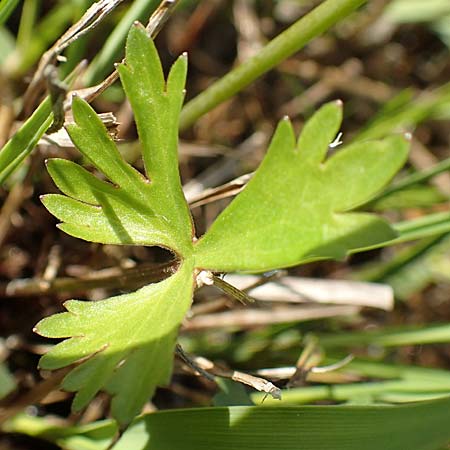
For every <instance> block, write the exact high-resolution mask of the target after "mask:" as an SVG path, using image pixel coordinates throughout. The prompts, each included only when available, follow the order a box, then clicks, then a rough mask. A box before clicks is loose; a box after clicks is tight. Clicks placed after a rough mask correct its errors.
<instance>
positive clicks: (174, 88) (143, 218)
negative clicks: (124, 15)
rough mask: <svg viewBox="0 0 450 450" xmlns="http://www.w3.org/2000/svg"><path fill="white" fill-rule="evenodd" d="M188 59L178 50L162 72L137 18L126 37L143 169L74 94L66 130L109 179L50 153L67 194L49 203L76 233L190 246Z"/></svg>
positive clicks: (180, 249)
mask: <svg viewBox="0 0 450 450" xmlns="http://www.w3.org/2000/svg"><path fill="white" fill-rule="evenodd" d="M186 67H187V60H186V57H185V56H181V57H180V58H179V59H178V60H177V61H176V62H175V64H174V65H173V67H172V69H171V71H170V74H169V76H168V80H167V85H166V82H165V80H164V76H163V72H162V68H161V63H160V60H159V57H158V55H157V53H156V49H155V47H154V44H153V42H152V41H151V40H150V39H148V38H147V36H146V34H145V31H144V30H143V29H140V28H139V27H137V26H135V27H133V29H132V30H131V32H130V35H129V38H128V43H127V59H126V66H125V65H122V66H121V67H119V71H120V75H121V79H122V83H123V85H124V88H125V91H126V93H127V96H128V98H129V99H130V103H131V106H132V108H133V111H134V115H135V119H136V123H137V128H138V133H139V138H140V142H141V144H142V153H143V159H144V165H145V170H146V174H147V176H148V177H149V179H150V181H149V180H148V179H146V178H145V177H144V176H142V175H141V174H140V173H139V172H137V171H136V170H135V169H134V168H133V167H131V166H130V165H129V164H127V163H126V162H125V161H124V159H123V158H122V156H121V155H120V153H119V151H118V150H117V148H116V146H115V144H114V142H113V140H112V139H111V138H110V137H109V135H108V134H107V133H106V129H105V127H104V125H103V124H102V123H101V121H100V120H99V118H98V117H97V115H96V114H95V112H94V110H93V109H92V108H91V107H90V106H89V105H88V104H87V103H86V102H84V101H83V100H81V99H79V98H77V97H75V98H74V99H73V103H72V109H73V115H74V119H75V125H71V126H68V127H67V131H68V132H69V135H70V137H71V139H72V141H73V142H74V143H75V145H76V146H77V147H78V149H79V150H80V151H81V153H82V154H83V155H84V156H85V157H86V158H88V160H89V161H91V163H92V164H93V165H94V166H95V167H96V168H97V169H98V170H99V171H100V172H101V173H103V174H104V175H106V177H107V178H108V180H109V181H102V180H99V179H97V178H96V177H94V176H93V175H92V174H90V173H89V172H88V171H86V170H85V169H83V168H82V167H80V166H78V165H77V164H74V163H72V162H70V161H65V160H60V159H53V160H50V161H49V162H48V170H49V172H50V175H51V176H52V178H53V180H54V181H55V183H56V185H57V186H58V188H59V189H60V190H61V191H62V192H63V193H64V194H66V196H62V195H59V194H50V195H45V196H44V197H43V199H42V201H43V203H44V205H45V206H46V207H47V209H48V210H49V211H50V212H51V213H52V214H54V215H55V216H56V217H57V218H58V219H60V220H61V221H62V222H63V223H62V224H60V225H59V227H60V228H61V229H62V230H63V231H65V232H66V233H68V234H71V235H72V236H75V237H79V238H82V239H85V240H88V241H91V242H100V243H109V244H140V245H160V246H162V247H167V248H169V249H171V250H173V251H175V252H176V253H178V254H179V255H182V256H187V255H189V254H190V253H191V248H192V237H193V233H194V231H193V225H192V220H191V216H190V212H189V208H188V206H187V204H186V201H185V199H184V196H183V193H182V190H181V184H180V177H179V173H178V158H177V150H178V118H179V114H180V109H181V105H182V102H183V97H184V84H185V79H186Z"/></svg>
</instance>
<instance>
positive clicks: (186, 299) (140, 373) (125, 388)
mask: <svg viewBox="0 0 450 450" xmlns="http://www.w3.org/2000/svg"><path fill="white" fill-rule="evenodd" d="M193 285H194V280H193V271H192V265H190V264H189V263H188V262H185V263H183V265H182V266H181V268H179V270H178V271H177V273H176V274H175V275H173V276H171V277H170V278H168V279H166V280H164V281H162V282H160V283H155V284H151V285H149V286H146V287H143V288H141V289H140V290H138V291H137V292H134V293H131V294H125V295H120V296H118V297H112V298H109V299H107V300H102V301H98V302H82V301H77V300H70V301H68V302H66V303H65V304H64V306H65V307H66V309H67V310H68V312H64V313H61V314H55V315H53V316H51V317H48V318H46V319H43V320H42V321H41V322H39V323H38V324H37V325H36V328H35V331H36V332H37V333H39V334H40V335H42V336H47V337H52V338H55V337H57V338H67V337H70V338H71V339H68V340H65V341H63V342H61V343H60V344H58V345H56V346H55V347H54V348H53V349H52V350H51V351H50V352H49V353H47V354H46V355H44V356H43V357H42V358H41V360H40V363H39V366H40V367H41V368H43V369H50V370H53V369H58V368H60V367H65V366H67V365H69V364H72V363H74V362H76V361H78V360H80V358H83V357H89V356H91V355H93V356H91V357H90V358H89V359H88V360H87V361H85V362H83V363H82V364H81V365H80V366H78V367H76V368H75V369H74V370H72V372H70V373H69V375H67V376H66V378H65V379H64V382H63V385H62V386H63V388H64V389H66V390H68V391H77V392H78V393H77V394H76V396H75V399H74V402H73V408H74V409H75V410H79V409H81V408H83V407H84V406H86V404H87V403H88V402H89V401H90V400H92V398H93V396H94V395H95V394H97V392H98V391H99V390H100V389H102V388H104V389H105V390H106V391H108V392H109V393H111V394H112V395H113V401H112V413H113V415H114V417H115V418H116V419H117V420H118V421H119V422H120V423H122V424H124V423H127V422H129V421H130V420H131V419H132V418H133V417H134V416H135V415H136V414H138V413H139V411H140V409H141V408H142V406H143V405H144V403H145V402H146V401H147V399H148V398H149V397H150V396H151V395H152V394H153V392H154V390H155V387H156V386H157V385H161V384H166V383H167V382H168V381H169V377H170V374H171V368H172V358H173V350H174V346H175V340H176V337H177V333H178V326H179V323H180V322H181V321H182V319H183V317H184V315H185V314H186V311H187V309H188V308H189V306H190V303H191V300H192V290H193Z"/></svg>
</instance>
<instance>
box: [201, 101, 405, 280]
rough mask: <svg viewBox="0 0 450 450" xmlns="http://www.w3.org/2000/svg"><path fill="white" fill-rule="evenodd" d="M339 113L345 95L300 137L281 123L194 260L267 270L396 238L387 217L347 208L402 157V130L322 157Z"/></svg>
mask: <svg viewBox="0 0 450 450" xmlns="http://www.w3.org/2000/svg"><path fill="white" fill-rule="evenodd" d="M341 120H342V108H341V103H340V102H334V103H329V104H327V105H325V106H323V107H322V108H321V109H320V110H319V111H318V112H317V113H316V114H315V115H314V116H313V117H312V118H311V119H310V120H309V121H308V122H307V123H306V125H305V127H304V129H303V131H302V133H301V135H300V138H299V140H298V142H297V143H296V140H295V135H294V132H293V129H292V126H291V124H290V122H289V120H287V119H285V120H283V121H281V123H280V124H279V126H278V128H277V130H276V132H275V135H274V137H273V139H272V142H271V145H270V148H269V150H268V153H267V155H266V157H265V158H264V160H263V162H262V164H261V165H260V167H259V168H258V170H257V172H256V174H255V176H254V177H253V178H252V180H251V181H250V182H249V184H248V185H247V187H246V188H245V189H244V190H243V192H242V193H240V194H239V195H238V196H237V197H236V198H235V200H234V201H233V202H232V203H231V204H230V206H228V208H226V209H225V210H224V211H223V212H222V213H221V214H220V215H219V217H218V218H217V219H216V221H215V222H214V223H213V225H212V226H211V228H210V229H209V230H208V231H207V233H206V234H205V235H204V236H203V237H202V238H201V239H200V240H199V241H198V243H197V244H196V245H195V255H196V256H195V258H196V266H197V267H201V268H204V269H210V270H216V271H232V270H238V271H239V270H240V271H264V270H270V269H276V268H281V267H289V266H293V265H296V264H299V263H300V262H304V261H308V260H313V259H320V258H338V259H339V258H342V257H344V256H345V255H346V254H347V252H348V251H350V250H352V249H357V248H361V247H366V246H370V245H374V244H376V243H379V242H383V241H387V240H389V239H392V238H393V237H395V235H396V233H395V232H394V230H393V229H392V228H391V227H390V226H389V224H388V223H387V222H385V221H384V220H383V219H381V218H379V217H377V216H375V215H372V214H367V213H362V212H348V211H350V210H352V209H354V208H356V207H358V206H359V205H362V204H364V203H366V202H367V201H368V200H369V199H370V198H371V197H373V196H374V195H375V194H376V193H377V192H378V191H380V189H382V187H383V186H384V185H386V183H387V182H388V181H389V180H390V179H391V178H392V177H393V175H394V174H395V173H396V172H397V171H398V170H399V168H400V167H401V166H402V165H403V164H404V162H405V160H406V157H407V153H408V147H409V145H408V142H407V141H406V140H405V139H404V137H403V136H392V137H389V138H386V139H384V140H380V141H366V142H357V143H355V144H352V145H349V146H347V147H346V148H344V149H342V150H338V151H337V152H336V154H335V155H334V156H332V157H331V158H328V159H327V160H325V161H324V159H325V156H326V153H327V151H328V146H329V144H330V143H331V141H332V140H333V138H334V136H335V135H336V133H337V131H338V130H339V127H340V124H341Z"/></svg>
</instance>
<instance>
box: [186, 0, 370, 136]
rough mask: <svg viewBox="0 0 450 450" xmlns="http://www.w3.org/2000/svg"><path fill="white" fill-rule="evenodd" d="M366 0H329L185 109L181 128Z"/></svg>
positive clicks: (230, 95) (297, 49)
mask: <svg viewBox="0 0 450 450" xmlns="http://www.w3.org/2000/svg"><path fill="white" fill-rule="evenodd" d="M365 2H366V0H326V1H324V2H323V3H321V4H320V5H319V6H318V7H317V8H315V9H314V10H312V11H311V12H310V13H309V14H308V15H306V16H305V17H303V18H301V19H300V20H298V21H297V22H296V23H294V24H293V25H292V26H291V27H289V28H288V29H287V30H286V31H284V32H283V33H281V34H280V35H278V36H277V37H276V38H275V39H273V40H272V41H271V42H270V43H269V44H267V45H266V46H265V47H264V48H263V49H262V50H261V51H260V52H259V53H258V54H256V55H255V56H254V57H253V58H251V59H249V60H248V61H246V62H245V63H244V64H242V65H241V66H239V67H237V68H236V69H234V70H232V71H231V72H229V73H228V74H227V75H225V76H224V77H223V78H221V79H220V80H219V81H217V82H216V83H214V84H213V85H212V86H210V87H209V88H208V89H207V90H206V91H204V92H202V93H201V94H200V95H198V96H197V97H195V98H194V99H193V100H191V101H190V102H189V103H187V104H186V106H185V107H184V108H183V111H182V113H181V120H180V129H181V130H185V129H186V128H188V127H189V126H190V125H192V124H193V123H194V122H195V121H196V120H197V119H198V118H199V117H201V116H202V115H204V114H206V113H207V112H208V111H210V110H211V109H213V108H215V107H216V106H217V105H219V104H220V103H222V102H224V101H225V100H227V99H229V98H230V97H232V96H233V95H234V94H236V93H237V92H239V91H241V90H242V89H244V88H245V87H246V86H248V85H249V84H250V83H252V82H253V81H254V80H256V79H257V78H258V77H260V76H261V75H262V74H264V73H266V72H268V71H269V70H270V69H272V68H273V67H275V66H276V65H277V64H279V63H280V62H281V61H283V60H284V59H286V58H288V57H289V56H291V55H293V54H294V53H296V52H298V51H299V50H300V49H302V48H303V47H304V46H305V45H306V44H307V43H308V42H309V41H310V40H311V39H313V38H314V37H316V36H319V35H320V34H322V33H323V32H325V31H326V30H327V29H328V28H330V27H331V26H333V25H334V24H335V23H336V22H339V21H340V20H342V19H343V18H345V17H346V16H348V15H349V14H350V13H351V12H353V11H354V10H356V9H357V8H358V7H359V6H361V5H362V4H363V3H365Z"/></svg>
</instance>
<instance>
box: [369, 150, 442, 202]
mask: <svg viewBox="0 0 450 450" xmlns="http://www.w3.org/2000/svg"><path fill="white" fill-rule="evenodd" d="M447 170H450V158H447V159H444V160H443V161H440V162H439V163H437V164H435V165H434V166H433V167H430V168H429V169H426V170H422V171H420V172H416V173H413V174H411V175H408V176H406V177H405V178H403V179H402V180H400V181H398V182H397V183H395V184H393V185H392V186H390V187H389V188H387V189H386V190H385V191H383V192H382V193H381V194H380V195H378V196H377V197H375V199H374V200H372V201H375V200H379V199H381V198H383V197H386V196H388V195H390V194H392V193H394V192H397V191H400V190H402V189H405V188H408V187H410V186H413V185H414V184H418V183H424V182H426V181H428V180H430V179H431V178H433V177H435V176H436V175H439V174H440V173H443V172H446V171H447Z"/></svg>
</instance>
